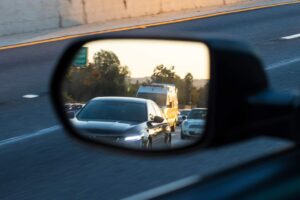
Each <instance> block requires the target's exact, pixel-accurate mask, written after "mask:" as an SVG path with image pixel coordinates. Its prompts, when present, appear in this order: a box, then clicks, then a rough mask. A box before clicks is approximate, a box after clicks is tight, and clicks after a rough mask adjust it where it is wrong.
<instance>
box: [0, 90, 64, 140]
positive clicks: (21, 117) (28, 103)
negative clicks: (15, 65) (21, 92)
mask: <svg viewBox="0 0 300 200" xmlns="http://www.w3.org/2000/svg"><path fill="white" fill-rule="evenodd" d="M0 111H1V115H0V127H1V134H0V141H1V140H5V139H8V138H12V137H16V136H20V135H30V134H31V133H33V132H36V131H38V130H41V129H45V128H48V127H51V126H55V125H57V124H59V120H58V119H57V117H56V114H55V113H54V111H53V107H52V103H51V101H50V98H49V95H48V94H42V95H41V96H39V97H38V98H34V99H25V98H22V97H19V98H18V99H16V100H11V101H6V102H1V103H0Z"/></svg>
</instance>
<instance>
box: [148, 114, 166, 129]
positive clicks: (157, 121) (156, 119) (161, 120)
mask: <svg viewBox="0 0 300 200" xmlns="http://www.w3.org/2000/svg"><path fill="white" fill-rule="evenodd" d="M163 121H164V118H162V117H160V116H155V117H154V118H153V120H151V121H148V122H147V126H148V127H153V125H152V123H162V122H163Z"/></svg>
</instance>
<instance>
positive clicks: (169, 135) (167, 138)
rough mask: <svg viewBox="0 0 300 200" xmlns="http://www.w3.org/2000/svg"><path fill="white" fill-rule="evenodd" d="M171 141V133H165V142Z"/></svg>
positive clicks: (169, 142)
mask: <svg viewBox="0 0 300 200" xmlns="http://www.w3.org/2000/svg"><path fill="white" fill-rule="evenodd" d="M171 142H172V134H171V133H167V134H166V135H165V144H171Z"/></svg>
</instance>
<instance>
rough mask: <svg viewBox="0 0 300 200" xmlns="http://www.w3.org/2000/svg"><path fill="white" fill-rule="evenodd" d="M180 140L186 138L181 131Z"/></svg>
mask: <svg viewBox="0 0 300 200" xmlns="http://www.w3.org/2000/svg"><path fill="white" fill-rule="evenodd" d="M180 138H181V139H182V140H184V139H185V138H186V136H185V135H184V134H183V133H182V130H181V131H180Z"/></svg>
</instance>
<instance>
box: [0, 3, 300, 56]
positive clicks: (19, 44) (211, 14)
mask: <svg viewBox="0 0 300 200" xmlns="http://www.w3.org/2000/svg"><path fill="white" fill-rule="evenodd" d="M298 3H300V0H293V1H288V2H281V3H270V4H267V5H258V6H257V5H255V4H254V5H253V6H252V5H248V7H247V5H244V6H245V7H243V8H231V9H232V10H230V8H228V9H229V10H225V11H210V12H208V14H202V15H201V14H200V15H197V16H192V17H183V18H181V19H169V20H166V19H162V21H161V22H149V23H142V24H140V25H128V26H126V27H121V28H120V27H119V28H113V29H109V28H107V29H106V30H100V31H91V32H84V33H77V34H72V33H71V34H69V35H64V36H53V37H51V36H49V38H48V39H37V40H36V41H30V40H29V41H28V42H22V41H21V42H15V44H12V45H3V46H0V50H7V49H13V48H18V47H26V46H32V45H37V44H43V43H50V42H57V41H62V40H67V39H73V38H79V37H83V36H90V35H97V34H103V33H112V32H120V31H127V30H133V29H140V28H147V27H153V26H160V25H167V24H175V23H180V22H186V21H191V20H197V19H204V18H209V17H216V16H221V15H228V14H234V13H240V12H247V11H253V10H259V9H266V8H272V7H277V6H284V5H292V4H298ZM232 6H233V5H232ZM154 21H155V20H154ZM80 27H83V26H80ZM80 27H77V28H80ZM71 29H72V30H74V27H72V28H71ZM65 30H66V29H65ZM71 32H72V31H71ZM62 35H63V34H62ZM16 37H17V36H16ZM3 38H4V37H2V39H3ZM25 41H26V40H25Z"/></svg>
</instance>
